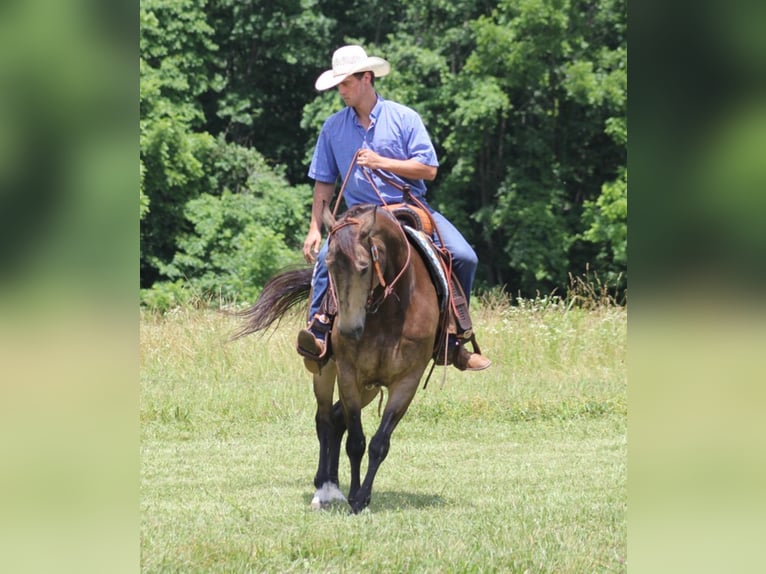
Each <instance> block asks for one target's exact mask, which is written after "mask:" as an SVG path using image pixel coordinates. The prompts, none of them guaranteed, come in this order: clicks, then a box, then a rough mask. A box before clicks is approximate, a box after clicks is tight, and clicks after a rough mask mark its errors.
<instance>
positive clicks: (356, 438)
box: [346, 433, 367, 460]
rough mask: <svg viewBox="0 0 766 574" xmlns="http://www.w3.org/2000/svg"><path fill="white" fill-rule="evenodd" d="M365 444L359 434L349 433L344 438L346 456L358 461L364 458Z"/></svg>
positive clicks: (361, 435)
mask: <svg viewBox="0 0 766 574" xmlns="http://www.w3.org/2000/svg"><path fill="white" fill-rule="evenodd" d="M366 447H367V442H366V440H365V438H364V435H363V434H361V433H358V434H357V433H353V434H352V433H349V434H348V438H346V454H347V455H348V457H349V458H351V459H356V460H359V459H361V458H362V457H363V456H364V449H365V448H366Z"/></svg>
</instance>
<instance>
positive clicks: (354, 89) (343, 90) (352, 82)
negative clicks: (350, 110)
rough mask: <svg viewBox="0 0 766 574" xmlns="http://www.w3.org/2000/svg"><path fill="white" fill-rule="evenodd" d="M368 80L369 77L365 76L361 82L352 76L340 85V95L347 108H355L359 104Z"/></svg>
mask: <svg viewBox="0 0 766 574" xmlns="http://www.w3.org/2000/svg"><path fill="white" fill-rule="evenodd" d="M366 79H367V76H363V77H362V79H361V80H359V79H357V78H356V77H355V76H353V75H352V76H349V77H348V78H346V79H345V80H343V81H342V82H341V83H340V84H338V93H339V94H340V97H341V98H343V102H344V103H345V104H346V105H347V106H350V107H354V106H356V105H357V104H358V103H359V101H360V100H361V97H362V90H363V89H364V82H365V80H366Z"/></svg>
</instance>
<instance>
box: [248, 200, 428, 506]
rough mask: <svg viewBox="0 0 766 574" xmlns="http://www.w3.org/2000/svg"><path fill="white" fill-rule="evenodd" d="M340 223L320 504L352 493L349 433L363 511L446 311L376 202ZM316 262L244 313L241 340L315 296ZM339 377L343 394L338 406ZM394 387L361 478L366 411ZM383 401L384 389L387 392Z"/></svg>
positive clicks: (335, 226) (332, 253)
mask: <svg viewBox="0 0 766 574" xmlns="http://www.w3.org/2000/svg"><path fill="white" fill-rule="evenodd" d="M325 226H327V227H328V228H329V229H330V232H329V237H330V238H329V246H328V252H327V258H326V262H327V269H328V271H329V274H330V281H331V285H332V292H334V294H335V299H336V305H337V316H336V318H335V322H334V324H333V328H332V332H331V335H330V336H331V339H330V341H331V343H330V344H331V346H332V353H333V358H331V359H330V361H329V362H328V363H327V364H326V365H324V367H323V368H322V369H321V370H320V371H319V373H318V374H316V375H313V377H314V381H313V382H314V395H315V396H316V403H317V410H316V433H317V438H318V439H319V466H318V468H317V472H316V476H315V477H314V486H315V487H316V489H317V491H316V493H315V495H314V498H313V500H312V502H311V506H312V508H323V507H326V506H327V505H329V504H330V503H331V502H333V501H334V500H346V499H345V497H344V496H343V494H342V493H341V491H340V488H339V482H338V463H339V458H340V449H341V441H342V438H343V435H344V433H346V432H347V433H348V436H347V439H346V453H347V455H348V458H349V461H350V467H351V484H350V489H349V494H348V503H349V505H350V506H351V510H352V512H354V513H358V512H360V511H361V510H363V509H364V508H366V507H367V506H368V505H369V503H370V498H371V494H372V486H373V482H374V480H375V476H376V474H377V472H378V469H379V468H380V465H381V463H382V462H383V461H384V460H385V458H386V455H387V454H388V449H389V445H390V442H391V435H392V433H393V432H394V430H395V429H396V426H397V425H398V424H399V421H401V420H402V417H403V416H404V414H405V413H406V412H407V408H408V407H409V406H410V402H411V401H412V399H413V397H414V395H415V392H416V391H417V388H418V386H419V383H420V379H421V377H422V375H423V372H424V371H425V368H426V366H427V364H428V362H429V360H430V359H431V358H432V355H433V353H434V344H435V338H436V336H437V331H438V329H439V322H440V309H439V302H438V299H437V292H436V288H435V287H434V284H433V283H432V280H431V277H430V275H429V271H428V268H427V267H426V264H425V263H424V262H423V260H422V258H421V256H420V255H419V254H418V253H417V251H416V250H414V249H412V248H411V246H410V243H409V242H408V240H407V237H406V235H405V232H404V231H403V229H402V227H401V225H400V223H399V222H398V221H397V220H396V218H395V217H394V216H393V215H392V214H391V213H390V212H389V211H388V210H386V209H383V208H381V207H379V206H375V205H357V206H354V207H352V208H351V209H349V210H348V211H346V212H345V213H344V214H343V216H342V217H340V218H339V219H338V220H337V221H336V220H335V218H334V217H333V216H332V215H331V214H330V213H329V210H326V211H325ZM311 271H312V270H311V269H310V268H309V269H298V270H289V271H284V272H282V273H279V274H277V275H275V276H274V277H273V278H272V279H271V280H270V281H269V282H268V283H267V284H266V285H265V286H264V289H263V291H262V292H261V295H260V297H259V298H258V300H257V301H256V303H255V304H254V305H253V306H252V307H250V308H249V309H248V310H246V311H245V312H243V313H242V316H243V317H244V318H245V323H244V326H243V327H242V329H241V330H240V331H239V333H238V334H237V335H236V336H237V337H240V336H244V335H247V334H250V333H255V332H257V331H261V330H263V329H266V328H268V327H269V326H270V325H271V324H272V323H274V321H277V320H278V319H280V318H281V317H282V316H283V315H284V313H285V312H286V311H287V310H288V309H289V308H290V307H292V306H293V305H295V304H296V303H299V302H301V301H303V300H305V299H306V298H307V297H308V294H309V291H310V287H311ZM336 380H337V385H338V394H339V397H340V400H339V401H337V402H336V403H335V404H333V394H334V389H335V384H336ZM382 388H385V389H387V391H388V398H387V400H386V404H385V408H384V410H383V413H382V416H381V420H380V424H379V426H378V429H377V431H376V432H375V434H374V436H373V437H372V440H371V441H370V444H369V449H367V452H368V466H367V473H366V475H365V477H364V482H361V480H360V478H361V477H360V470H361V462H362V457H363V456H364V453H365V449H366V439H365V435H364V431H363V429H362V409H363V408H364V407H365V406H367V405H368V404H369V403H370V402H372V400H373V399H375V398H376V397H377V396H378V395H379V394H380V393H382ZM381 401H382V396H381Z"/></svg>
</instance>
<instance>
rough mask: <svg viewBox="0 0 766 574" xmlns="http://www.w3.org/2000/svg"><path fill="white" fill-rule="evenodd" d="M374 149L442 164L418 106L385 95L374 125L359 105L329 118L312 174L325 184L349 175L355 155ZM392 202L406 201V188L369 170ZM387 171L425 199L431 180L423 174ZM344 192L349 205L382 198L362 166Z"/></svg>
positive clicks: (376, 110)
mask: <svg viewBox="0 0 766 574" xmlns="http://www.w3.org/2000/svg"><path fill="white" fill-rule="evenodd" d="M360 148H368V149H371V150H373V151H374V152H376V153H378V154H379V155H381V156H383V157H388V158H393V159H401V160H406V159H415V160H417V161H419V162H420V163H422V164H425V165H430V166H434V167H438V166H439V160H438V158H437V157H436V150H435V149H434V146H433V144H432V143H431V138H430V137H429V135H428V131H427V130H426V127H425V125H424V124H423V120H422V119H421V118H420V116H419V115H418V113H417V112H416V111H415V110H413V109H412V108H408V107H407V106H403V105H401V104H397V103H396V102H391V101H388V100H384V99H383V98H381V97H380V96H378V101H377V103H376V104H375V107H374V108H373V109H372V112H371V113H370V127H369V128H368V129H367V130H365V129H364V127H362V124H360V123H359V119H358V118H357V116H356V112H355V111H354V108H350V107H346V108H344V109H343V110H341V111H339V112H337V113H335V114H333V115H331V116H330V117H329V118H327V121H325V123H324V125H323V126H322V131H321V132H320V133H319V139H318V140H317V145H316V148H315V149H314V157H313V158H312V160H311V167H310V168H309V172H308V175H309V177H310V178H311V179H314V180H316V181H321V182H323V183H335V182H337V181H338V178H341V179H342V178H344V177H345V176H346V172H347V171H348V167H349V165H350V164H351V161H352V160H353V159H354V155H355V154H356V152H357V150H358V149H360ZM368 173H369V174H370V175H371V176H372V179H373V181H374V182H375V185H376V186H377V188H378V190H379V191H380V193H381V195H382V196H383V198H384V199H385V200H386V202H387V203H388V202H397V201H400V200H401V197H402V193H401V192H400V191H399V190H398V189H396V188H395V187H393V186H392V185H389V184H387V183H385V182H384V181H383V180H381V179H380V178H378V177H377V176H375V175H373V174H371V173H370V172H368ZM384 173H385V175H386V176H387V177H389V178H391V179H393V180H394V181H396V182H398V183H400V184H409V185H410V190H411V193H412V194H413V195H416V196H417V197H419V198H424V197H425V193H426V185H425V182H424V181H423V180H422V179H417V180H408V179H405V178H402V177H399V176H397V175H394V174H392V173H388V172H384ZM343 193H344V197H343V198H344V200H345V203H346V205H347V206H348V207H351V206H353V205H356V204H357V203H378V204H379V203H380V199H379V198H378V195H377V194H376V193H375V190H374V189H373V188H372V186H371V185H370V183H369V182H368V181H367V179H366V178H365V176H364V174H363V173H362V168H360V167H358V166H357V167H356V168H354V170H353V172H352V173H351V175H350V177H349V181H348V184H347V185H346V189H345V191H344V192H343Z"/></svg>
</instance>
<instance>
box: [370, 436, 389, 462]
mask: <svg viewBox="0 0 766 574" xmlns="http://www.w3.org/2000/svg"><path fill="white" fill-rule="evenodd" d="M390 445H391V439H390V437H388V436H387V435H384V434H376V435H375V436H374V437H372V440H371V441H370V453H369V456H370V459H375V460H377V461H379V462H382V461H383V460H384V459H385V458H386V456H387V455H388V448H389V446H390Z"/></svg>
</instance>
